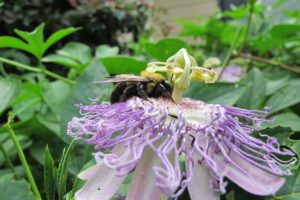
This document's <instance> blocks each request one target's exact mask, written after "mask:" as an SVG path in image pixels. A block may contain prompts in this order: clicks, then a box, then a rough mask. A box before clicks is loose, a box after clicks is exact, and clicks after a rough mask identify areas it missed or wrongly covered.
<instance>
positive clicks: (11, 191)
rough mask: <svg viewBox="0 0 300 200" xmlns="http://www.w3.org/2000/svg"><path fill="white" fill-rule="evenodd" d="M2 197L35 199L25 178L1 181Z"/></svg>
mask: <svg viewBox="0 0 300 200" xmlns="http://www.w3.org/2000/svg"><path fill="white" fill-rule="evenodd" d="M0 191H1V199H9V200H35V199H36V198H35V197H34V196H33V194H32V192H31V190H30V186H29V184H28V183H27V182H26V181H25V180H19V181H14V180H11V181H1V182H0Z"/></svg>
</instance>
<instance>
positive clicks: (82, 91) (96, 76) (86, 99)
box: [60, 59, 111, 141]
mask: <svg viewBox="0 0 300 200" xmlns="http://www.w3.org/2000/svg"><path fill="white" fill-rule="evenodd" d="M107 76H108V73H107V72H106V70H105V69H104V67H103V65H102V64H101V62H100V61H99V59H94V60H93V62H91V64H90V65H88V66H87V68H86V70H85V72H84V73H83V74H82V75H81V76H80V77H79V78H78V79H77V81H76V83H75V85H74V87H73V89H72V91H71V93H70V95H69V96H68V98H67V100H66V103H65V104H64V109H62V111H61V113H62V115H61V116H62V117H61V124H60V126H61V134H60V136H61V138H63V140H64V141H70V139H71V137H70V136H68V135H67V134H66V130H67V123H68V122H69V121H70V120H71V119H72V118H73V117H75V116H78V114H79V112H78V109H77V108H76V107H75V105H76V104H90V103H91V100H90V99H96V98H99V99H103V98H104V97H105V96H106V97H107V95H108V93H109V90H110V89H111V84H96V83H95V81H99V80H103V79H104V78H105V77H107Z"/></svg>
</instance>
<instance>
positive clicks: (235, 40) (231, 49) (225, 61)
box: [218, 28, 242, 80]
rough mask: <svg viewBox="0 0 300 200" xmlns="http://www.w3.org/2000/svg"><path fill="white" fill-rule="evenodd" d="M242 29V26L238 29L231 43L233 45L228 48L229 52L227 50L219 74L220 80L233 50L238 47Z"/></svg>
mask: <svg viewBox="0 0 300 200" xmlns="http://www.w3.org/2000/svg"><path fill="white" fill-rule="evenodd" d="M241 30H242V29H241V28H240V29H238V30H237V32H236V35H235V37H234V40H233V42H232V43H231V46H230V48H229V50H228V52H227V54H226V56H225V59H224V60H223V62H222V64H221V72H220V74H219V76H218V80H219V79H220V77H221V76H222V74H223V72H224V69H225V67H226V65H228V63H229V60H230V58H231V56H232V55H233V51H234V49H235V48H236V46H237V43H238V40H239V38H240V35H241Z"/></svg>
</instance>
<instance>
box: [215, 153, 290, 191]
mask: <svg viewBox="0 0 300 200" xmlns="http://www.w3.org/2000/svg"><path fill="white" fill-rule="evenodd" d="M216 157H218V160H220V162H218V164H217V165H218V171H219V173H220V174H222V175H223V176H226V177H227V178H229V179H230V180H231V181H233V182H234V183H236V184H237V185H238V186H240V187H241V188H243V189H244V190H246V191H247V192H250V193H252V194H256V195H262V196H264V195H272V194H275V193H276V191H278V190H279V189H280V187H282V186H283V184H284V182H285V179H284V178H282V177H279V176H275V175H272V174H270V173H268V172H266V171H264V170H262V169H260V168H258V167H256V166H254V165H253V164H251V163H249V162H248V161H246V160H244V159H243V158H241V157H239V156H238V155H237V154H236V153H234V152H231V154H230V158H231V159H232V160H233V161H234V162H235V163H236V164H237V165H238V166H239V167H240V169H242V170H244V172H242V171H241V170H240V169H238V168H237V167H236V166H234V165H233V164H232V163H224V161H223V159H222V158H220V157H221V156H216Z"/></svg>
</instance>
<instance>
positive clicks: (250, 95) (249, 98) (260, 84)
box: [237, 68, 267, 109]
mask: <svg viewBox="0 0 300 200" xmlns="http://www.w3.org/2000/svg"><path fill="white" fill-rule="evenodd" d="M244 82H245V83H246V84H247V85H248V89H247V91H246V92H245V93H244V95H243V96H242V97H241V99H240V100H239V101H238V102H237V105H238V107H242V108H250V109H257V108H260V107H261V106H262V104H263V101H264V98H265V96H266V84H267V82H266V80H265V77H264V74H263V73H262V72H261V71H260V70H259V69H257V68H253V69H252V70H251V71H250V73H249V75H248V77H247V78H246V79H245V80H244Z"/></svg>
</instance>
